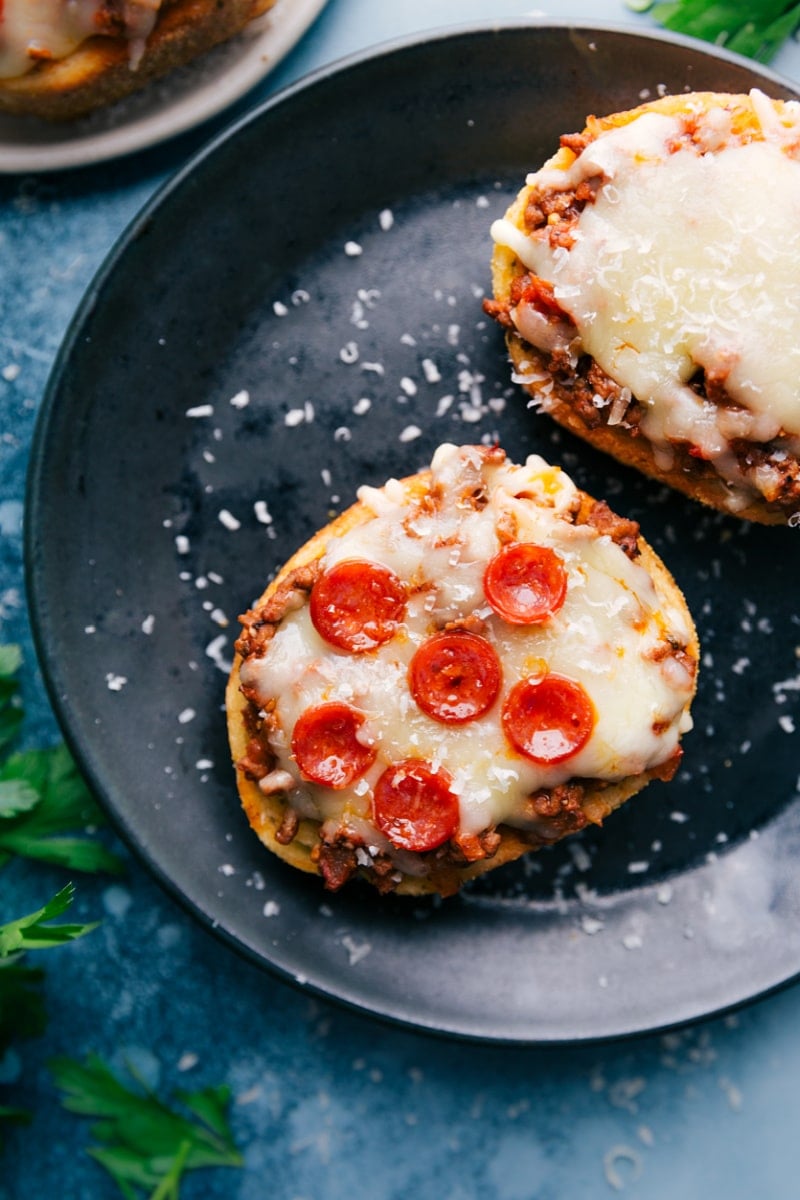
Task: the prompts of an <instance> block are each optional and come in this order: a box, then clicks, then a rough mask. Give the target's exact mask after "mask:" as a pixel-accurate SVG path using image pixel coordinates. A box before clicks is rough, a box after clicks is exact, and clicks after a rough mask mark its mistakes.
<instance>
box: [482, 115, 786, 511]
mask: <svg viewBox="0 0 800 1200" xmlns="http://www.w3.org/2000/svg"><path fill="white" fill-rule="evenodd" d="M491 232H492V237H493V239H494V242H495V249H494V255H493V262H492V277H493V289H494V299H493V300H489V301H487V302H486V303H485V307H486V309H487V311H488V312H489V313H490V314H491V315H492V316H494V317H496V318H497V319H498V320H499V321H500V322H501V323H502V324H503V326H504V327H505V329H506V331H507V338H506V340H507V344H508V348H509V351H510V355H511V360H512V363H513V367H514V376H515V379H516V380H517V381H518V382H520V383H521V384H522V386H523V388H524V389H525V390H526V391H527V392H528V394H529V395H530V397H531V398H532V401H533V403H534V404H535V405H537V406H538V407H539V408H540V409H541V410H543V411H544V412H546V413H548V414H550V416H552V417H553V418H554V419H555V420H556V421H558V422H559V423H560V424H562V425H564V426H566V427H567V428H568V429H570V430H572V431H573V432H574V433H576V434H578V435H579V436H580V437H582V438H584V439H585V440H586V441H588V442H590V443H591V444H592V445H594V446H597V447H598V448H600V449H601V450H604V451H606V452H608V453H610V454H612V455H614V456H615V457H616V458H617V459H619V460H620V461H622V462H625V463H628V464H630V465H632V466H634V467H636V468H638V469H639V470H641V471H643V472H645V474H647V475H650V476H653V477H654V478H656V479H658V480H661V481H663V482H666V483H668V484H670V485H671V486H672V487H675V488H677V489H679V490H680V491H682V492H684V493H686V494H688V495H690V496H692V497H694V498H695V499H697V500H700V501H702V502H704V503H706V504H709V505H712V506H714V507H715V508H718V509H721V510H723V511H726V512H734V513H737V514H738V515H739V516H741V517H744V518H747V519H750V520H753V521H759V522H765V523H771V524H772V523H775V524H777V523H785V522H786V521H788V520H789V519H790V518H791V516H792V514H794V513H797V512H800V271H798V269H797V267H798V263H799V262H800V104H798V103H796V102H786V103H784V102H782V101H778V100H775V101H773V100H770V99H768V98H767V97H766V96H765V95H764V94H763V93H761V92H759V91H753V92H751V93H750V95H746V96H745V95H719V94H715V93H708V92H701V93H693V94H688V95H682V96H668V97H664V98H662V99H659V100H656V101H653V102H650V103H647V104H644V105H642V106H641V107H639V108H635V109H632V110H630V111H627V112H621V113H615V114H614V115H612V116H608V117H602V118H597V117H590V118H589V119H588V121H587V124H586V128H585V129H584V130H583V131H582V132H581V133H578V134H572V135H567V136H564V137H562V138H561V145H560V148H559V150H558V152H557V153H556V154H555V155H554V156H553V157H552V158H551V159H550V160H549V161H548V162H547V163H546V164H545V165H544V166H543V167H542V168H541V170H538V171H536V172H535V173H534V174H532V175H529V176H528V178H527V181H526V183H525V186H524V187H523V189H522V190H521V191H520V192H519V194H518V196H517V198H516V200H515V202H514V203H513V204H512V206H511V207H510V209H509V210H508V212H507V213H506V215H505V217H504V218H502V219H500V220H497V221H495V223H494V224H493V226H492V230H491Z"/></svg>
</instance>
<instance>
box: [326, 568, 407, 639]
mask: <svg viewBox="0 0 800 1200" xmlns="http://www.w3.org/2000/svg"><path fill="white" fill-rule="evenodd" d="M405 607H406V590H405V587H404V586H403V584H402V582H401V581H400V579H398V577H397V575H395V573H394V571H390V570H389V568H388V567H384V566H381V564H380V563H374V562H368V561H366V560H364V559H355V558H354V559H345V560H344V561H342V562H339V563H336V564H335V566H333V567H330V569H329V570H327V571H324V572H323V573H322V575H320V577H319V579H318V580H317V582H316V583H315V584H314V587H313V588H312V591H311V600H310V612H311V620H312V622H313V624H314V628H315V629H316V631H317V633H318V634H319V635H320V637H322V638H324V639H325V641H326V642H328V643H329V644H330V645H331V646H336V647H338V649H340V650H349V651H350V652H351V653H353V654H362V653H363V652H364V651H365V650H373V649H374V648H375V647H376V646H380V645H382V643H383V642H388V641H389V639H390V638H392V637H394V634H395V633H396V631H397V627H398V625H399V624H400V622H401V621H402V619H403V615H404V613H405Z"/></svg>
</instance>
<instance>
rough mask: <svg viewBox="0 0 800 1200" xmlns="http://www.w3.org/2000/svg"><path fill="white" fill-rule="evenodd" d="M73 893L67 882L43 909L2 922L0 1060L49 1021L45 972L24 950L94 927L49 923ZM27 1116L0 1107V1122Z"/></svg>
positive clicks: (67, 939) (68, 938)
mask: <svg viewBox="0 0 800 1200" xmlns="http://www.w3.org/2000/svg"><path fill="white" fill-rule="evenodd" d="M73 894H74V888H73V886H72V884H71V883H70V884H67V886H66V887H64V888H62V889H61V891H60V892H58V893H57V894H56V895H55V896H53V898H52V900H50V901H49V902H48V903H47V904H45V906H44V908H40V909H38V910H37V911H36V912H34V913H29V914H28V915H27V916H25V917H19V918H18V919H17V920H16V921H8V922H7V923H6V924H5V925H0V1059H2V1058H3V1056H4V1055H5V1053H6V1051H7V1050H8V1048H9V1046H10V1045H11V1044H12V1042H14V1041H16V1039H17V1038H20V1037H38V1036H39V1035H40V1034H42V1033H44V1030H45V1026H46V1024H47V1014H46V1012H45V1007H44V1001H43V1000H42V993H41V987H42V980H43V978H44V972H43V971H40V970H38V969H37V968H35V967H28V966H25V965H23V964H22V961H21V960H22V959H23V957H24V951H26V950H44V949H46V948H48V947H50V946H60V945H62V944H63V943H64V942H71V941H74V939H75V938H77V937H82V936H83V934H85V933H88V932H89V931H90V930H91V929H94V928H95V924H91V925H77V924H70V925H67V924H64V925H49V924H48V922H49V921H52V920H54V919H55V918H56V917H60V916H61V914H62V913H63V912H64V911H65V910H66V909H67V908H69V906H70V904H71V903H72V898H73ZM26 1119H28V1114H27V1113H25V1111H24V1110H23V1109H18V1108H9V1107H7V1106H0V1121H3V1120H6V1121H8V1120H26Z"/></svg>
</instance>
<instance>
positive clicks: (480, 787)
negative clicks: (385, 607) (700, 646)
mask: <svg viewBox="0 0 800 1200" xmlns="http://www.w3.org/2000/svg"><path fill="white" fill-rule="evenodd" d="M470 472H472V473H473V474H475V475H476V477H480V478H481V479H482V480H483V483H484V487H485V493H486V495H487V498H488V502H487V503H486V505H485V506H484V507H483V508H479V509H476V508H474V507H473V506H471V505H469V504H465V502H464V500H463V495H464V484H465V480H467V479H469V475H470ZM432 473H433V484H432V486H433V489H434V490H435V492H436V494H437V497H438V500H437V505H436V508H435V510H434V511H433V512H427V511H422V510H418V509H417V508H416V507H415V505H414V504H413V503H412V502H410V501H409V499H408V497H407V496H406V495H405V494H404V493H403V492H402V490H401V489H399V488H398V486H397V484H396V481H395V482H392V483H390V484H387V486H386V487H385V488H382V489H377V490H376V489H363V490H362V492H361V493H360V498H361V500H362V503H365V504H368V505H369V507H370V509H371V511H372V512H373V513H374V514H375V515H374V517H373V519H371V520H369V521H368V522H367V523H365V524H363V525H360V526H358V527H356V528H354V529H351V530H350V531H349V532H348V533H346V534H345V535H344V536H343V537H340V538H334V539H331V540H330V542H329V543H328V546H327V548H326V552H325V556H324V558H323V560H322V565H323V567H324V568H327V567H330V566H332V565H333V564H334V563H336V562H339V561H341V560H344V559H353V558H361V559H369V560H371V561H374V562H378V563H381V564H383V565H385V566H387V567H389V568H390V569H391V570H393V571H394V572H395V573H396V574H397V575H399V576H400V577H401V578H402V579H404V580H409V579H414V580H415V581H417V582H421V583H423V584H425V585H427V586H425V587H424V588H423V590H420V591H415V592H414V593H413V594H412V596H411V598H410V599H409V602H408V605H407V610H406V615H405V620H404V623H403V625H402V628H401V630H400V631H399V633H398V634H397V635H396V636H395V637H394V638H393V639H392V640H391V641H389V642H387V643H384V644H383V645H382V646H379V647H378V648H377V649H375V650H373V651H371V652H370V653H367V654H350V653H347V652H341V651H338V650H336V649H334V648H332V647H331V646H329V645H328V644H326V643H325V642H324V641H323V639H322V638H321V637H320V636H319V634H318V633H317V632H316V630H315V629H314V627H313V625H312V623H311V619H310V615H309V608H308V605H307V604H306V605H303V606H302V607H300V608H299V609H296V610H294V611H292V612H289V613H287V614H286V615H285V617H284V618H283V619H282V621H281V622H280V624H279V626H278V628H277V630H276V632H275V635H274V637H273V638H272V640H271V641H270V642H269V644H268V646H267V650H266V653H265V654H264V655H263V656H262V657H253V658H251V659H248V660H247V661H246V662H245V663H244V664H243V666H242V670H241V676H242V680H243V682H244V683H245V684H246V685H248V687H254V688H255V689H256V691H257V694H258V698H259V701H260V702H261V703H263V704H265V705H267V704H270V705H271V704H273V703H274V705H275V707H274V715H275V717H276V718H277V720H276V725H277V728H276V729H275V731H274V733H273V734H271V739H272V749H273V751H274V753H275V755H276V759H277V764H276V765H277V769H279V770H282V771H287V772H289V773H290V774H291V775H292V776H293V778H294V779H295V781H296V787H295V789H294V791H293V792H292V793H291V795H290V802H291V804H292V805H293V807H295V808H296V809H297V810H298V811H299V812H301V813H302V814H303V815H306V816H314V817H317V818H318V819H321V820H323V821H324V820H337V821H350V822H352V821H353V820H361V819H364V818H368V817H369V813H370V798H371V792H372V788H373V786H374V784H375V782H376V781H377V779H378V777H379V776H380V775H381V773H382V772H383V771H384V770H385V769H386V768H387V766H389V765H390V764H391V763H394V762H397V761H400V760H402V759H406V758H423V759H427V760H429V761H430V762H431V763H433V765H434V766H435V767H436V768H438V767H444V768H445V770H446V771H447V772H449V774H450V776H451V778H452V781H453V790H454V792H455V793H456V794H457V796H458V798H459V805H460V818H461V830H462V831H463V832H465V833H477V832H480V831H482V830H484V829H486V828H488V827H489V826H491V825H497V824H500V823H501V822H505V823H509V824H514V822H515V821H516V822H517V823H518V824H524V823H525V818H524V815H523V807H524V802H525V799H526V797H528V796H529V795H530V794H531V793H532V792H534V791H536V790H537V789H539V788H552V787H553V786H555V785H556V784H558V783H563V782H565V781H566V780H568V779H572V778H577V777H586V778H595V779H602V780H612V781H613V780H620V779H623V778H625V777H627V776H630V775H637V774H639V773H640V772H643V771H646V770H648V769H649V768H650V767H653V766H656V765H657V764H659V763H661V762H664V761H665V760H666V759H668V758H669V757H670V756H671V754H672V753H673V751H674V750H675V747H676V745H677V742H678V738H679V735H680V733H681V732H683V731H684V730H685V729H687V728H688V727H690V724H691V722H690V720H689V718H688V705H689V701H690V699H691V695H692V691H693V680H692V677H691V674H690V672H689V671H688V670H686V669H685V668H684V667H682V666H681V665H680V663H679V662H678V661H677V660H676V659H675V658H667V659H664V660H663V661H662V662H658V661H656V659H655V658H654V657H648V656H649V655H651V654H652V653H653V652H654V651H655V650H656V648H657V647H658V646H659V645H661V646H662V647H663V639H664V637H665V636H669V637H671V638H673V639H674V641H675V642H676V643H677V644H681V645H686V644H688V642H689V641H690V639H691V630H690V628H689V627H688V624H687V619H686V617H685V614H684V612H683V610H677V609H675V610H673V609H671V608H670V609H668V608H667V607H666V606H665V604H664V602H663V600H660V599H659V597H658V595H657V593H656V590H655V588H654V586H653V582H652V580H651V578H650V576H649V575H648V574H647V572H646V571H645V570H644V569H643V568H642V567H641V566H639V565H637V564H636V563H635V562H632V561H631V560H630V559H629V558H628V557H627V556H626V555H625V554H624V553H623V551H622V550H621V549H620V548H619V546H617V545H616V544H615V543H614V542H613V541H612V540H611V539H610V538H609V537H607V536H601V535H599V534H598V532H597V531H596V530H595V529H593V528H591V527H590V526H587V525H578V526H576V525H573V524H572V523H571V522H570V521H569V520H567V519H565V514H566V513H567V512H568V511H569V510H570V508H571V506H572V502H573V500H574V498H575V495H576V489H575V486H574V484H573V483H572V482H571V480H569V478H568V477H567V476H566V475H565V474H564V473H563V472H562V471H560V470H558V469H557V468H553V467H550V466H548V464H546V463H545V462H544V461H543V460H542V459H540V458H538V457H536V456H532V457H530V458H529V459H528V460H527V462H526V464H525V465H524V466H522V467H515V466H512V465H511V464H508V463H503V464H502V465H498V464H497V463H486V462H485V461H484V460H483V459H482V458H481V457H480V456H478V455H476V454H475V452H474V451H473V450H471V449H470V448H469V447H467V448H463V449H459V448H457V447H455V446H449V445H446V446H442V447H440V448H439V450H438V451H437V453H436V455H435V457H434V461H433V464H432ZM532 498H533V499H532ZM409 517H410V518H411V519H408V518H409ZM509 520H511V521H513V522H515V529H516V540H519V541H536V542H538V543H540V544H544V545H548V546H551V547H552V548H553V549H555V550H556V551H557V553H558V554H559V555H560V556H561V557H562V559H563V561H564V564H565V567H566V570H567V575H568V587H567V598H566V601H565V603H564V605H563V607H562V608H561V609H560V611H559V612H558V613H556V614H555V615H554V616H552V617H551V618H550V619H548V620H547V621H545V622H543V623H541V624H539V625H535V626H514V625H510V624H508V623H506V622H505V621H503V620H502V619H501V618H499V617H498V616H497V615H496V614H494V612H493V611H492V609H491V608H490V607H489V605H488V603H487V601H486V597H485V594H484V591H483V574H484V569H485V565H486V562H487V560H488V559H489V558H490V557H491V556H492V555H494V554H495V553H497V551H498V549H499V548H500V545H501V542H500V539H499V538H498V528H499V527H501V526H503V527H505V526H507V524H508V522H509ZM442 540H444V542H445V543H446V544H444V545H442V544H441V543H442ZM472 614H478V615H479V616H481V617H483V618H484V619H485V622H486V627H485V631H484V636H485V637H487V638H488V639H489V641H490V642H491V643H492V644H493V645H494V648H495V650H496V652H497V653H498V655H499V658H500V661H501V664H502V670H503V677H504V685H503V688H502V689H501V697H500V698H499V699H498V701H497V702H496V703H495V705H494V706H493V707H492V709H490V711H489V712H488V713H486V714H485V715H484V716H483V717H481V718H480V719H478V720H475V721H470V722H469V723H467V724H466V725H443V724H441V723H439V722H437V721H435V720H432V719H431V718H430V717H428V716H426V715H425V714H424V713H423V712H422V711H421V710H420V709H419V708H418V707H417V705H416V703H415V702H414V700H413V698H412V696H411V694H410V692H409V689H408V683H407V673H408V667H409V663H410V661H411V659H412V657H413V655H414V652H415V651H416V649H417V648H418V647H419V646H420V645H421V644H422V643H423V642H424V641H425V640H426V639H427V638H428V637H429V636H431V634H432V633H433V632H435V631H436V630H437V629H441V628H442V627H443V626H444V625H445V623H446V622H448V621H458V620H463V619H465V618H466V617H468V616H470V615H472ZM543 670H550V671H553V672H557V673H560V674H563V675H566V676H568V677H569V678H571V679H573V680H576V681H578V682H579V683H581V684H582V685H583V687H584V688H585V690H586V692H587V693H588V695H589V696H590V697H591V699H592V702H593V704H594V706H595V708H596V710H597V724H596V726H595V729H594V732H593V733H592V735H591V737H590V739H589V741H588V742H587V744H586V745H585V746H584V747H583V749H582V750H581V751H580V752H579V753H577V754H576V755H574V756H573V757H572V758H570V759H569V760H568V761H567V762H565V763H562V764H559V765H557V766H549V767H543V766H539V765H537V764H535V763H533V762H531V761H530V760H528V759H525V758H523V757H522V756H521V755H519V754H518V753H517V752H516V751H515V750H514V749H513V748H512V747H511V745H510V744H509V742H508V741H507V739H506V737H505V735H504V733H503V729H502V726H501V711H502V696H503V695H505V694H507V692H508V690H509V689H510V688H511V687H512V686H513V684H514V683H515V682H516V681H517V680H519V679H524V678H527V677H529V676H531V675H537V674H541V673H542V671H543ZM330 700H339V701H345V702H347V703H350V704H352V705H354V706H355V707H356V708H358V709H360V710H361V711H362V712H363V713H364V714H365V716H366V721H365V725H364V727H363V737H364V738H366V739H367V740H368V741H369V742H370V743H371V744H374V745H375V746H376V747H377V751H378V753H377V757H376V760H375V762H374V764H373V765H372V767H371V768H370V769H369V771H368V772H367V774H366V775H365V777H364V778H363V779H361V780H360V781H359V782H358V783H357V784H356V785H355V786H354V787H352V788H351V789H350V790H349V791H347V792H336V791H330V790H328V789H325V788H322V787H318V786H316V785H313V784H310V783H307V782H304V781H302V780H301V779H300V777H299V773H298V770H297V766H296V764H295V762H294V760H293V758H292V756H291V753H290V750H289V746H290V741H291V730H292V729H293V728H294V725H295V723H296V721H297V720H298V718H299V717H300V716H301V714H302V713H303V712H304V711H305V710H306V709H307V708H308V707H309V706H310V705H314V704H319V703H323V702H325V701H330ZM656 730H659V731H658V732H656ZM372 842H373V843H374V844H377V845H381V846H383V841H382V839H381V838H380V836H379V835H378V834H377V833H375V832H374V831H373V837H372Z"/></svg>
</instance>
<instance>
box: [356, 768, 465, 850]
mask: <svg viewBox="0 0 800 1200" xmlns="http://www.w3.org/2000/svg"><path fill="white" fill-rule="evenodd" d="M372 809H373V819H374V821H375V824H376V825H377V826H378V828H379V829H380V830H381V832H382V833H384V834H385V835H386V837H387V838H388V839H389V841H390V842H391V843H392V845H393V846H397V848H398V850H416V851H422V850H435V849H436V847H437V846H441V845H442V843H443V842H446V841H447V840H448V838H451V837H452V836H453V835H454V834H455V833H456V832H457V830H458V798H457V797H456V796H455V795H454V794H453V792H451V790H450V777H449V776H448V775H447V773H446V772H445V771H435V770H434V769H433V767H431V766H430V765H429V764H428V763H426V762H423V760H422V759H419V758H410V759H406V760H405V762H400V763H395V765H394V766H392V767H389V768H388V770H386V771H384V773H383V774H382V775H381V777H380V779H379V780H378V782H377V784H376V785H375V794H374V796H373V799H372Z"/></svg>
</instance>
